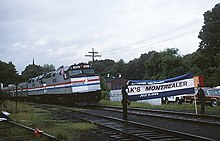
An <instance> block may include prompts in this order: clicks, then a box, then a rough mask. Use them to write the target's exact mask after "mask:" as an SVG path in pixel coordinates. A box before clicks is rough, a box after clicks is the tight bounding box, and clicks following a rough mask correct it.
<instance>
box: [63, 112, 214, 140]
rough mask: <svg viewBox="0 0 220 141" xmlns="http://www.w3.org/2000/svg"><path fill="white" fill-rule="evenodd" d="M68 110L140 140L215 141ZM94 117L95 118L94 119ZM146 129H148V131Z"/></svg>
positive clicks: (89, 120)
mask: <svg viewBox="0 0 220 141" xmlns="http://www.w3.org/2000/svg"><path fill="white" fill-rule="evenodd" d="M60 109H61V111H65V110H67V109H63V108H60ZM68 111H72V112H74V113H80V114H83V115H81V116H82V119H84V120H86V121H88V122H91V123H94V124H97V125H100V126H104V127H107V128H110V129H112V130H115V131H118V132H121V133H122V134H124V135H126V136H129V137H131V138H133V139H138V140H160V139H161V140H162V139H166V138H169V139H170V140H193V141H214V140H213V139H210V138H206V137H201V136H197V135H192V134H188V133H183V132H179V131H173V130H168V129H164V128H159V127H155V126H150V125H146V124H142V123H138V122H134V121H129V120H123V119H119V118H115V117H109V116H103V115H99V114H94V113H89V112H85V111H78V110H77V111H76V110H69V109H68ZM85 115H88V116H87V117H85ZM92 118H94V119H92ZM98 118H100V119H98ZM102 120H104V121H102ZM105 120H106V121H105ZM100 121H101V122H100ZM112 121H114V122H118V123H115V124H117V125H122V126H117V125H113V124H112V123H111V122H112ZM102 122H104V123H102ZM109 125H110V126H109ZM123 127H124V128H123ZM131 129H136V130H137V131H138V132H139V133H138V132H134V133H132V132H131V131H129V130H131ZM144 130H145V131H144ZM146 130H148V131H146ZM140 131H142V132H140ZM149 131H153V132H154V133H151V132H149Z"/></svg>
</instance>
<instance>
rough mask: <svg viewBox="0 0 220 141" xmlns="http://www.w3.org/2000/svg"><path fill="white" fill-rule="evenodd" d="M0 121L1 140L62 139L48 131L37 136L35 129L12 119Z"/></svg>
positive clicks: (57, 140) (47, 140)
mask: <svg viewBox="0 0 220 141" xmlns="http://www.w3.org/2000/svg"><path fill="white" fill-rule="evenodd" d="M0 123H1V124H0V141H60V140H59V139H57V138H55V137H54V136H52V135H50V134H47V133H42V134H41V135H40V136H36V135H35V134H34V132H35V129H33V128H30V127H28V126H25V125H22V124H19V123H16V122H13V121H10V120H9V121H2V122H0Z"/></svg>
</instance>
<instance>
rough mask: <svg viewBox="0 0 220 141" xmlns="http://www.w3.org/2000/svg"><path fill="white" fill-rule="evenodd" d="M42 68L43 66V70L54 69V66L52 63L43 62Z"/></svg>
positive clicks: (49, 70)
mask: <svg viewBox="0 0 220 141" xmlns="http://www.w3.org/2000/svg"><path fill="white" fill-rule="evenodd" d="M43 68H44V72H51V71H55V66H54V65H52V64H44V65H43Z"/></svg>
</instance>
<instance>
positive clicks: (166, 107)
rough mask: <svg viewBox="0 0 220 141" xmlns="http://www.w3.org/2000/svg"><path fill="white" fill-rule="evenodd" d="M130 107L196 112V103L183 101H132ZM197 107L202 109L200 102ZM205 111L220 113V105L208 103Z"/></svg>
mask: <svg viewBox="0 0 220 141" xmlns="http://www.w3.org/2000/svg"><path fill="white" fill-rule="evenodd" d="M100 103H101V105H106V106H119V107H122V104H121V102H110V101H106V100H101V102H100ZM128 107H134V108H147V109H156V110H168V111H178V112H189V113H195V105H194V104H189V103H183V104H175V103H170V104H164V105H150V104H148V103H140V102H131V104H130V105H129V106H128ZM197 108H198V111H200V104H198V105H197ZM205 111H206V112H205V113H206V114H209V115H220V112H219V111H220V106H217V107H211V106H210V105H208V104H207V105H206V107H205Z"/></svg>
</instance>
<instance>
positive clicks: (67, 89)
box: [2, 64, 101, 106]
mask: <svg viewBox="0 0 220 141" xmlns="http://www.w3.org/2000/svg"><path fill="white" fill-rule="evenodd" d="M2 96H4V97H7V98H9V99H15V98H16V99H17V100H27V101H33V102H40V103H60V104H68V105H76V106H83V105H91V104H97V103H98V102H99V101H100V99H101V87H100V78H99V76H98V75H96V74H95V73H94V69H93V68H92V66H91V65H89V64H79V65H71V66H66V67H60V68H59V69H57V70H56V71H52V72H49V73H45V74H42V75H40V76H37V77H34V78H30V79H29V80H28V81H27V82H23V83H19V84H17V85H15V84H11V85H9V86H8V87H3V88H2Z"/></svg>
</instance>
